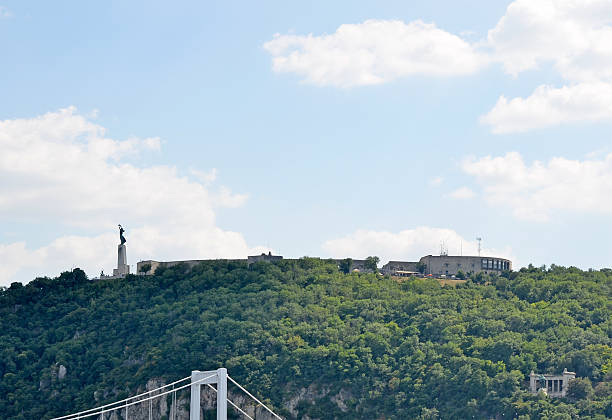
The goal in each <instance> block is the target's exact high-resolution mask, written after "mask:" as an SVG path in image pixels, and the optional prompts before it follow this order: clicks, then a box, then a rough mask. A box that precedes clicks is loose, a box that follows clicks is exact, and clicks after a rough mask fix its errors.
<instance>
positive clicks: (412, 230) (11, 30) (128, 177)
mask: <svg viewBox="0 0 612 420" xmlns="http://www.w3.org/2000/svg"><path fill="white" fill-rule="evenodd" d="M611 19H612V1H608V0H586V1H583V2H581V3H580V4H579V5H578V4H577V3H575V2H569V1H555V2H552V1H544V0H542V1H528V0H516V1H491V2H485V3H482V2H476V1H473V0H470V1H467V2H461V4H459V3H458V2H450V1H442V0H434V1H431V2H427V3H426V4H405V3H403V2H399V1H385V2H382V3H381V2H378V3H377V4H372V3H369V2H347V1H340V2H334V3H333V4H330V3H329V2H322V1H313V2H308V3H307V4H287V3H285V2H280V1H271V2H266V3H265V5H262V4H251V3H246V2H245V3H243V4H236V3H227V2H208V3H207V4H201V3H198V2H180V3H178V4H168V3H167V2H159V1H153V2H129V3H124V2H118V1H111V2H104V3H83V2H77V1H62V2H59V3H57V2H53V3H51V2H31V3H24V2H18V1H14V0H13V1H11V0H0V40H1V42H2V44H1V45H2V51H3V55H2V57H3V63H4V66H2V67H1V68H0V92H2V97H3V98H4V100H3V101H0V152H1V153H0V180H1V181H0V215H1V218H0V262H1V263H0V286H7V285H10V283H11V282H13V281H21V282H24V283H25V282H28V281H30V280H32V279H33V278H34V277H36V276H55V275H57V274H58V273H59V272H61V271H64V270H68V269H70V268H72V267H81V268H83V269H84V270H85V271H86V272H87V274H88V275H89V276H90V277H94V276H97V275H98V274H99V273H100V270H101V269H104V271H105V272H110V271H111V270H112V268H113V267H115V264H116V246H117V244H118V234H117V224H118V223H121V224H122V225H123V226H125V228H126V237H127V241H128V242H127V257H128V262H129V263H130V264H131V265H132V266H134V265H135V264H136V262H137V261H139V260H143V259H156V260H176V259H202V258H245V257H246V255H248V254H253V253H260V252H263V251H266V252H267V251H268V250H272V251H273V252H274V253H278V254H281V255H284V256H286V257H301V256H304V255H309V256H321V257H336V258H343V257H353V258H365V257H367V256H368V255H377V256H379V257H380V258H381V261H382V262H386V261H387V260H390V259H395V260H398V259H399V260H416V259H418V258H420V257H421V256H423V255H427V254H434V255H435V254H437V253H438V252H439V248H440V243H441V242H444V243H445V244H446V246H447V247H448V249H449V253H450V254H459V253H460V252H461V251H460V250H462V253H463V255H469V254H472V255H476V254H477V247H478V245H477V241H476V237H483V251H482V253H483V255H485V254H487V255H494V256H499V257H507V258H510V259H512V260H513V263H514V267H515V268H520V267H521V266H523V265H527V264H529V263H533V264H534V265H536V266H539V265H542V264H546V265H549V264H553V263H554V264H559V265H566V266H569V265H574V266H578V267H580V268H591V267H592V268H602V267H609V266H611V265H612V263H611V261H610V254H611V251H612V246H611V245H610V243H609V241H608V240H607V237H609V236H610V235H611V234H612V227H610V225H609V224H608V223H606V221H607V218H608V217H609V215H610V214H611V213H612V181H611V180H612V150H611V149H610V140H609V139H610V135H611V134H612V70H611V69H612V66H611V65H610V64H612V49H610V48H609V45H611V44H612V27H611V26H610V21H611Z"/></svg>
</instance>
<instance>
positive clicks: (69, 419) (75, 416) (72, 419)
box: [51, 373, 217, 420]
mask: <svg viewBox="0 0 612 420" xmlns="http://www.w3.org/2000/svg"><path fill="white" fill-rule="evenodd" d="M216 375H217V374H216V373H215V374H213V375H210V376H207V377H205V378H202V379H198V380H197V381H193V382H191V383H188V384H187V385H182V386H180V387H178V388H175V389H174V390H172V389H171V390H170V391H165V392H162V393H160V394H157V395H154V396H152V397H148V398H145V399H142V400H138V401H134V402H131V403H129V404H128V403H127V402H126V405H125V407H131V406H133V405H136V404H140V403H143V402H147V401H150V400H153V399H155V398H159V397H162V396H164V395H168V394H170V393H172V392H174V391H179V390H181V389H185V388H188V387H190V386H192V385H196V384H199V383H202V382H204V381H206V380H208V379H210V378H214V377H215V376H216ZM189 378H191V376H190V377H189ZM177 382H180V381H177ZM175 383H176V382H175ZM168 386H169V385H166V386H164V387H162V388H167V387H168ZM158 389H160V388H158ZM144 394H145V395H146V394H148V392H145V393H144ZM140 395H143V394H140ZM133 398H136V397H132V398H127V400H130V399H133ZM123 401H126V400H121V401H118V402H116V403H113V404H107V405H106V407H108V406H110V405H114V404H117V403H120V402H123ZM123 407H124V406H119V407H113V408H108V409H106V410H103V411H97V412H95V413H89V414H85V415H83V413H86V412H88V411H93V410H94V409H91V410H86V411H84V412H80V413H75V414H70V415H67V416H63V417H56V418H53V419H51V420H60V419H62V420H63V419H65V420H76V419H80V418H86V417H91V416H97V415H100V414H104V413H108V412H111V411H116V410H120V409H122V408H123ZM99 408H102V407H99Z"/></svg>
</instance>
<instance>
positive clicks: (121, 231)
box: [119, 225, 127, 245]
mask: <svg viewBox="0 0 612 420" xmlns="http://www.w3.org/2000/svg"><path fill="white" fill-rule="evenodd" d="M123 232H125V229H123V228H122V227H121V225H119V239H120V240H121V245H123V244H124V243H126V242H127V241H126V240H125V236H123Z"/></svg>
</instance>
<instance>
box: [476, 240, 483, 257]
mask: <svg viewBox="0 0 612 420" xmlns="http://www.w3.org/2000/svg"><path fill="white" fill-rule="evenodd" d="M476 240H477V241H478V256H479V257H480V242H481V241H482V238H481V237H478V238H476Z"/></svg>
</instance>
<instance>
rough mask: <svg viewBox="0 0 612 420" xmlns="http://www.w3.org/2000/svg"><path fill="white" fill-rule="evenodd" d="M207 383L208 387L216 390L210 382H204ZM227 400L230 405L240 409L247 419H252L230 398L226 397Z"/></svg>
mask: <svg viewBox="0 0 612 420" xmlns="http://www.w3.org/2000/svg"><path fill="white" fill-rule="evenodd" d="M206 385H208V387H209V388H210V389H212V390H213V391H215V392H217V393H218V391H217V389H216V388H215V387H214V386H212V385H211V384H206ZM227 402H228V403H230V404H231V405H232V407H234V408H235V409H236V410H238V411H240V412H241V413H242V414H244V415H245V416H246V417H247V418H248V419H249V420H254V419H253V417H251V416H249V415H248V414H247V413H245V412H244V411H243V410H242V409H241V408H240V407H238V406H237V405H236V404H234V402H233V401H232V400H230V399H229V398H227Z"/></svg>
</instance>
